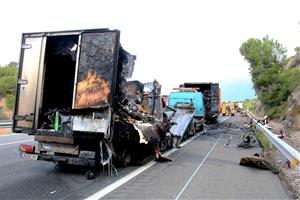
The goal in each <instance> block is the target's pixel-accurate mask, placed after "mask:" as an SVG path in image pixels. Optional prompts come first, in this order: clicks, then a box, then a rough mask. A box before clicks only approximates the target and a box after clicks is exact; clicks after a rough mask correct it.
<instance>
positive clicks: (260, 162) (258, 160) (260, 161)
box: [239, 153, 279, 174]
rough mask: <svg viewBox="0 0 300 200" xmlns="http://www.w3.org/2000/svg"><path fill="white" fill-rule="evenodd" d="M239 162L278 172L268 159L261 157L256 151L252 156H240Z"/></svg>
mask: <svg viewBox="0 0 300 200" xmlns="http://www.w3.org/2000/svg"><path fill="white" fill-rule="evenodd" d="M239 164H240V165H243V166H248V167H254V168H258V169H265V170H271V171H272V172H273V173H274V174H278V173H279V170H278V169H276V168H275V167H274V166H272V164H271V163H270V162H269V161H267V160H266V159H264V158H262V157H261V156H260V155H259V154H258V153H255V154H254V156H246V157H242V158H241V160H240V163H239Z"/></svg>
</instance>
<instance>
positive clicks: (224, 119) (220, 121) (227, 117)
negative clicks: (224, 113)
mask: <svg viewBox="0 0 300 200" xmlns="http://www.w3.org/2000/svg"><path fill="white" fill-rule="evenodd" d="M227 119H229V117H226V118H225V119H222V120H221V121H219V123H222V122H224V121H225V120H227Z"/></svg>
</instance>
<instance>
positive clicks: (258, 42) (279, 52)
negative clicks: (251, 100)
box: [240, 36, 300, 116]
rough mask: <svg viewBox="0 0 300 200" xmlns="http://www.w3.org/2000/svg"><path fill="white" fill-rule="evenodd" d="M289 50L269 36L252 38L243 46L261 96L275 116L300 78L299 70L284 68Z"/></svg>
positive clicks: (255, 87) (256, 88)
mask: <svg viewBox="0 0 300 200" xmlns="http://www.w3.org/2000/svg"><path fill="white" fill-rule="evenodd" d="M286 52H287V51H286V48H284V47H283V46H282V45H281V44H280V43H279V42H278V41H276V40H273V39H271V38H270V37H269V36H265V37H264V38H263V39H256V38H251V39H248V40H247V41H246V42H244V43H243V44H242V45H241V47H240V53H241V54H242V56H244V58H245V60H246V61H248V62H249V64H250V67H249V71H250V74H251V76H252V81H253V85H254V89H255V91H256V94H257V96H258V99H259V100H260V101H261V102H262V104H263V105H264V107H265V109H266V110H267V111H269V113H268V114H270V115H273V116H277V114H278V112H279V111H280V109H279V108H281V107H282V105H283V104H284V103H285V101H286V100H287V98H288V96H289V95H290V94H291V92H292V91H293V89H294V88H295V85H296V82H298V81H296V80H297V79H299V78H300V76H299V75H298V74H299V73H298V72H296V71H294V70H285V69H284V66H285V65H286V63H287V56H286Z"/></svg>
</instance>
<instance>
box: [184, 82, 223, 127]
mask: <svg viewBox="0 0 300 200" xmlns="http://www.w3.org/2000/svg"><path fill="white" fill-rule="evenodd" d="M180 88H193V89H195V90H196V91H198V92H201V93H202V94H203V101H204V107H205V121H206V122H207V123H216V122H217V119H218V115H219V113H220V108H221V89H220V88H219V83H212V82H190V83H189V82H187V83H183V84H181V85H180Z"/></svg>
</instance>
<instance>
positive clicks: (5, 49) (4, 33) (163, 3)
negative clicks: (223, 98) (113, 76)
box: [0, 0, 300, 94]
mask: <svg viewBox="0 0 300 200" xmlns="http://www.w3.org/2000/svg"><path fill="white" fill-rule="evenodd" d="M0 8H1V11H0V19H1V24H0V25H1V33H0V34H1V37H0V64H2V65H3V64H7V63H9V62H10V61H18V56H19V49H20V41H21V33H22V32H40V31H58V30H69V29H71V30H73V29H84V28H110V29H119V30H121V43H122V46H123V47H124V48H125V49H126V50H127V51H129V52H130V53H132V54H135V55H136V56H137V61H136V66H135V71H134V76H133V78H134V79H138V80H141V81H143V82H145V81H152V80H153V79H157V80H158V81H159V82H160V83H161V84H162V86H163V93H165V94H167V93H168V92H169V91H170V90H171V89H172V88H173V87H178V85H179V84H180V83H182V82H186V81H190V82H192V81H198V82H200V81H213V82H221V83H226V82H234V81H239V80H245V79H249V72H248V63H246V62H245V61H244V60H243V57H242V56H241V55H240V53H239V47H240V45H241V44H242V43H243V42H244V41H246V40H247V39H249V38H251V37H256V38H262V37H263V36H265V35H266V34H268V35H269V36H270V37H272V38H274V39H276V40H278V41H279V42H280V43H282V44H283V45H284V46H285V47H287V49H288V54H289V55H290V56H291V55H293V54H294V48H295V47H296V46H300V26H299V24H298V23H299V21H300V1H299V0H298V1H297V0H282V1H279V0H278V1H276V0H226V1H224V0H203V1H202V0H194V1H193V0H185V1H175V0H170V1H168V0H151V1H143V0H135V1H134V0H132V1H125V0H120V1H113V0H108V1H101V0H95V1H91V0H84V1H75V0H73V1H71V0H70V1H66V0H65V1H63V0H51V1H33V0H20V1H17V0H9V1H1V6H0Z"/></svg>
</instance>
